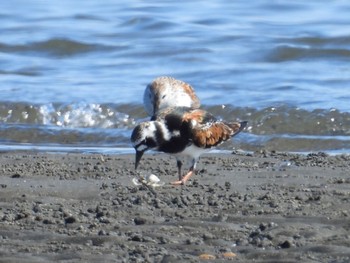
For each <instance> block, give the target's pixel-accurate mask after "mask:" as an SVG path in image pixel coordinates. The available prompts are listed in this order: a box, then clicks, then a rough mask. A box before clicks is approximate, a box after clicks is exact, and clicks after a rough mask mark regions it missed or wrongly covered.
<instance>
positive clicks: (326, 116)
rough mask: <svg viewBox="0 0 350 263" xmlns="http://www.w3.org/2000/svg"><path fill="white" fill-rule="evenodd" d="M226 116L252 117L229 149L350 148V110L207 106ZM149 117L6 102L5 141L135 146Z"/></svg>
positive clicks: (131, 110) (131, 111) (112, 107)
mask: <svg viewBox="0 0 350 263" xmlns="http://www.w3.org/2000/svg"><path fill="white" fill-rule="evenodd" d="M204 108H205V109H206V110H208V111H210V112H211V113H213V114H214V115H215V116H218V117H219V118H222V119H225V120H229V121H230V120H232V121H233V120H247V121H248V123H249V125H248V127H247V129H246V130H245V131H244V132H243V133H242V134H240V136H237V137H235V140H234V141H230V142H227V143H225V144H224V145H223V146H222V148H223V149H234V148H241V149H244V150H248V151H256V150H259V149H270V150H279V151H334V150H342V151H345V150H349V149H350V113H348V112H341V111H339V110H337V109H327V110H326V109H318V110H312V111H309V110H305V109H300V108H296V107H291V106H287V105H281V106H279V107H268V108H263V109H255V108H237V107H233V106H226V107H225V106H223V105H222V106H205V107H204ZM147 119H148V117H147V115H146V113H145V111H144V109H143V106H142V105H141V104H93V103H84V102H79V103H70V104H63V103H49V104H29V103H24V102H23V103H10V102H0V124H1V125H0V138H1V143H3V144H21V143H22V144H23V143H26V144H28V143H29V144H38V145H45V144H59V145H76V146H103V147H110V146H111V147H130V143H129V137H130V134H131V131H132V129H133V127H135V125H136V124H137V123H138V122H140V121H144V120H147Z"/></svg>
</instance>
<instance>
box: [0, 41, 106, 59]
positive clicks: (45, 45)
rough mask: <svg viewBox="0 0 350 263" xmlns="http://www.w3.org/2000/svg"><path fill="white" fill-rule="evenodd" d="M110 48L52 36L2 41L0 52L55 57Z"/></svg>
mask: <svg viewBox="0 0 350 263" xmlns="http://www.w3.org/2000/svg"><path fill="white" fill-rule="evenodd" d="M110 49H112V47H111V46H106V45H101V44H90V43H84V42H81V41H76V40H70V39H65V38H51V39H48V40H44V41H39V42H30V43H26V44H17V45H11V44H5V43H0V52H4V53H21V54H28V55H29V54H35V55H44V56H53V57H66V56H73V55H79V54H82V53H89V52H95V51H101V50H110Z"/></svg>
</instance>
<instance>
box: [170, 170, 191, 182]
mask: <svg viewBox="0 0 350 263" xmlns="http://www.w3.org/2000/svg"><path fill="white" fill-rule="evenodd" d="M194 174H195V171H194V169H193V167H191V169H190V171H189V172H188V173H187V174H186V175H185V176H183V177H182V178H179V180H178V181H175V182H172V183H171V184H172V185H185V183H186V182H187V181H188V179H190V177H191V176H192V175H194Z"/></svg>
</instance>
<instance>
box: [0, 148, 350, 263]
mask: <svg viewBox="0 0 350 263" xmlns="http://www.w3.org/2000/svg"><path fill="white" fill-rule="evenodd" d="M0 156H1V159H0V171H1V175H0V262H57V261H60V262H199V261H210V262H223V261H225V260H226V261H233V262H344V263H345V262H350V157H349V156H346V155H339V156H327V155H326V154H322V153H320V154H310V155H295V154H282V153H280V154H277V153H255V154H252V155H243V154H239V155H230V154H211V155H205V156H203V157H202V158H201V160H200V162H199V163H198V171H199V172H198V174H197V175H196V176H195V177H194V178H193V179H192V180H191V181H190V182H189V183H188V185H186V186H184V187H181V186H179V187H172V186H170V185H166V186H163V187H161V188H157V189H156V190H155V193H156V195H155V194H154V193H152V191H150V190H149V189H148V188H147V187H145V186H134V185H133V184H132V182H131V179H132V178H133V177H135V172H134V169H133V166H134V156H130V155H113V156H106V155H103V156H102V155H98V154H44V153H35V152H11V153H1V154H0ZM140 170H141V171H143V172H146V173H154V174H156V175H157V176H159V177H160V178H161V179H162V181H164V182H167V183H169V182H171V181H174V180H176V165H175V160H174V158H173V157H169V156H167V155H165V154H158V155H152V154H150V155H146V156H145V158H144V159H143V160H142V161H141V164H140ZM228 252H233V253H234V254H232V253H231V254H229V253H228ZM203 254H208V255H203ZM204 257H208V258H210V257H211V258H214V257H215V260H205V259H201V258H204Z"/></svg>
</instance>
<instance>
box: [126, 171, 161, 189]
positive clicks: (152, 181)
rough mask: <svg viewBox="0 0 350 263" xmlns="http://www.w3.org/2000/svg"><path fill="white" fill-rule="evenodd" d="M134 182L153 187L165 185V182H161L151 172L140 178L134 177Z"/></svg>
mask: <svg viewBox="0 0 350 263" xmlns="http://www.w3.org/2000/svg"><path fill="white" fill-rule="evenodd" d="M132 182H133V183H134V185H142V184H146V185H149V186H152V187H157V186H163V185H164V183H161V182H160V179H159V178H158V176H156V175H155V174H150V175H146V176H140V177H139V178H133V179H132Z"/></svg>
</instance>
